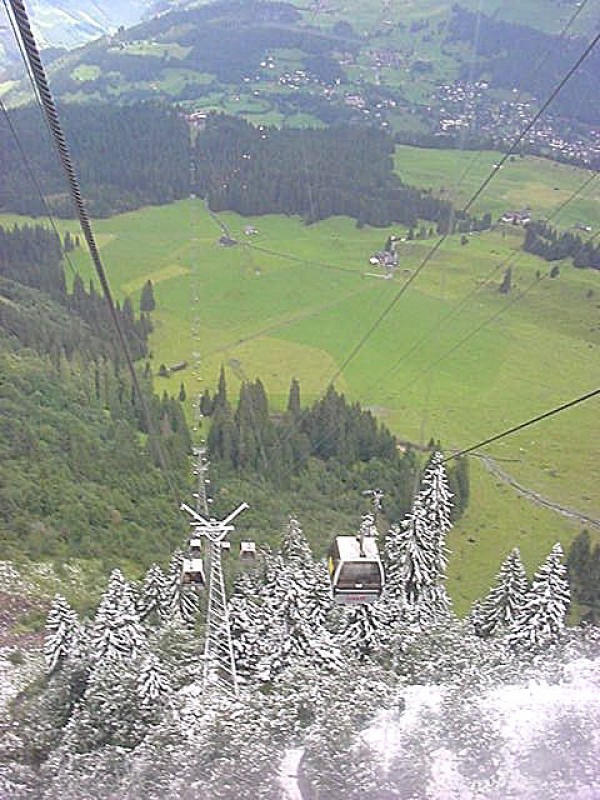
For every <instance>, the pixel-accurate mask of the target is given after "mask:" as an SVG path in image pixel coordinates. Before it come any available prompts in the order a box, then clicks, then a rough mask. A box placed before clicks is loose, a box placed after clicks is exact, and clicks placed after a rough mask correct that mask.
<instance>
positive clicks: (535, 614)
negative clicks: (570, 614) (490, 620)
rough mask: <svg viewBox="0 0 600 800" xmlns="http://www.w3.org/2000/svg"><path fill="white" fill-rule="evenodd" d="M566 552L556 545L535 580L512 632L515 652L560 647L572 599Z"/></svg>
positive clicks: (509, 638) (511, 637)
mask: <svg viewBox="0 0 600 800" xmlns="http://www.w3.org/2000/svg"><path fill="white" fill-rule="evenodd" d="M563 556H564V554H563V550H562V547H561V546H560V544H558V543H557V544H555V545H554V547H553V548H552V550H551V552H550V554H549V556H548V558H547V559H546V560H545V561H544V563H543V564H542V565H541V566H540V568H539V569H538V571H537V572H536V573H535V575H534V577H533V582H532V586H531V589H530V590H529V591H528V592H527V594H526V595H525V599H524V604H523V611H522V613H521V614H519V615H518V616H517V617H516V619H515V621H514V623H513V626H512V629H511V631H510V633H509V637H508V641H509V644H510V645H511V646H512V647H514V648H516V649H521V648H522V649H529V648H539V647H544V646H547V645H553V644H557V643H558V642H559V640H560V638H561V635H562V634H563V633H564V629H565V617H566V614H567V611H568V609H569V603H570V600H571V597H570V591H569V582H568V580H567V568H566V567H565V565H564V564H563Z"/></svg>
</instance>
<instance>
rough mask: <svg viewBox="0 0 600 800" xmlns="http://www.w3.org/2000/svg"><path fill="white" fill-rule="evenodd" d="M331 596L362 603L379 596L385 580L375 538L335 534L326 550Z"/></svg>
mask: <svg viewBox="0 0 600 800" xmlns="http://www.w3.org/2000/svg"><path fill="white" fill-rule="evenodd" d="M329 575H330V577H331V591H332V595H333V600H334V602H335V603H338V604H340V605H363V604H365V603H374V602H375V601H376V600H379V598H380V596H381V592H382V590H383V584H384V582H385V576H384V573H383V566H382V564H381V559H380V558H379V551H378V550H377V542H376V541H375V539H374V538H371V537H363V538H362V541H361V537H360V536H336V538H335V539H334V540H333V544H332V545H331V549H330V551H329Z"/></svg>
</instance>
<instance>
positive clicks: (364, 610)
mask: <svg viewBox="0 0 600 800" xmlns="http://www.w3.org/2000/svg"><path fill="white" fill-rule="evenodd" d="M388 634H389V618H388V614H387V609H386V606H385V605H384V604H383V603H371V604H368V605H359V606H353V607H349V608H346V609H344V614H343V617H342V622H341V630H340V634H339V639H340V643H341V647H342V650H344V651H346V652H350V653H352V654H353V655H355V656H356V657H357V658H358V660H359V661H364V660H365V659H367V658H371V657H372V656H375V655H377V654H378V653H381V652H382V648H383V646H384V644H385V643H387V640H388Z"/></svg>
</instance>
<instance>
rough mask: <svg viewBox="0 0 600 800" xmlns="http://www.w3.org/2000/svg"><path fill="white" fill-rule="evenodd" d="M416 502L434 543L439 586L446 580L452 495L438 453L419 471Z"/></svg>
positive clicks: (440, 455)
mask: <svg viewBox="0 0 600 800" xmlns="http://www.w3.org/2000/svg"><path fill="white" fill-rule="evenodd" d="M419 499H420V504H421V506H422V509H423V514H424V517H425V520H426V524H427V527H428V528H429V531H430V535H431V536H432V538H433V541H434V545H435V553H436V560H435V562H434V565H433V566H434V568H435V570H436V573H437V575H436V583H437V584H438V585H440V586H441V585H442V583H443V581H445V579H446V566H447V563H448V551H447V548H446V537H447V535H448V533H449V531H450V529H451V528H452V522H451V521H450V516H451V514H452V494H451V493H450V490H449V488H448V476H447V475H446V468H445V467H444V459H443V456H442V454H441V453H440V452H437V451H436V452H435V453H434V454H433V455H432V457H431V461H430V462H429V464H428V466H427V467H426V468H425V471H424V472H423V477H422V479H421V488H420V490H419Z"/></svg>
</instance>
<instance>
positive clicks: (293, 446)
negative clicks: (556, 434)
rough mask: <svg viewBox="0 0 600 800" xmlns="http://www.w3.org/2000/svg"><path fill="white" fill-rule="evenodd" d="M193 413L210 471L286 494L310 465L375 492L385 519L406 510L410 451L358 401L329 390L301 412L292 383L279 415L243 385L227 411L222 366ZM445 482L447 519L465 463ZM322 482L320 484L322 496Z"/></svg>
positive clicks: (464, 486) (458, 496) (257, 385)
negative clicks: (380, 495)
mask: <svg viewBox="0 0 600 800" xmlns="http://www.w3.org/2000/svg"><path fill="white" fill-rule="evenodd" d="M200 410H201V411H202V413H203V414H204V415H205V416H210V417H211V426H210V431H209V434H208V439H207V444H208V449H209V452H210V455H211V458H212V459H213V460H214V461H215V462H216V463H217V466H220V467H225V468H226V469H228V470H229V471H233V472H234V473H237V474H238V475H240V476H245V475H246V476H247V475H255V474H258V475H261V476H263V477H264V478H265V479H267V480H268V481H269V482H270V483H271V484H273V485H274V486H275V487H277V488H279V489H285V488H289V487H291V486H295V485H296V480H297V479H298V478H301V477H302V476H303V475H305V474H309V473H310V471H311V465H312V462H314V461H315V460H316V461H318V462H320V463H322V464H324V465H325V469H326V471H327V472H330V473H331V475H332V476H335V478H337V479H341V480H342V481H346V482H347V483H348V484H349V485H350V486H352V487H353V488H354V490H356V492H359V491H367V490H369V489H373V488H374V487H377V488H380V489H381V490H382V491H383V492H384V494H385V512H386V516H387V518H388V519H390V520H391V521H398V520H400V519H401V518H402V516H403V515H404V514H405V513H406V512H407V511H408V510H409V508H410V504H411V502H412V493H413V487H414V482H415V480H416V476H417V474H418V470H419V462H418V459H417V457H416V454H415V452H414V451H413V450H411V449H410V448H409V449H408V450H406V451H405V452H400V450H399V447H398V443H397V441H396V439H395V437H394V436H393V435H392V434H391V433H390V431H389V430H388V429H387V428H386V427H385V426H384V425H382V424H381V423H379V422H378V421H377V420H376V419H375V417H374V416H373V414H372V413H371V412H370V411H366V410H364V409H362V408H361V407H360V404H359V403H349V402H348V401H347V400H346V398H345V396H344V395H342V394H339V393H338V392H337V391H336V390H335V388H334V387H333V386H330V387H329V388H328V389H327V391H326V392H325V395H324V396H323V397H322V398H321V399H319V400H316V401H315V402H314V403H313V404H312V405H311V406H309V407H306V408H302V406H301V403H300V386H299V383H298V381H297V380H295V379H294V380H293V381H292V383H291V386H290V392H289V398H288V404H287V410H286V412H285V413H283V414H272V413H270V411H269V401H268V397H267V393H266V391H265V388H264V386H263V384H262V382H261V381H260V379H257V380H256V381H254V382H244V383H242V385H241V386H240V392H239V397H238V402H237V408H236V409H235V410H234V409H233V408H232V405H231V403H230V401H229V399H228V394H227V387H226V380H225V373H224V370H223V369H222V370H221V375H220V379H219V386H218V388H217V390H216V392H215V393H214V395H211V394H210V392H209V391H208V390H207V391H206V392H205V393H204V395H203V396H202V398H201V402H200ZM450 480H451V487H452V493H453V495H454V498H455V500H454V510H453V514H455V515H456V516H457V517H458V516H460V515H461V514H462V513H463V512H464V511H465V509H466V507H467V505H468V502H469V474H468V466H467V462H466V460H465V459H458V460H457V462H456V464H455V465H453V466H452V468H451V470H450ZM327 484H328V482H327V481H326V480H324V481H323V486H322V491H323V492H324V493H327V491H328V485H327Z"/></svg>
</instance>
